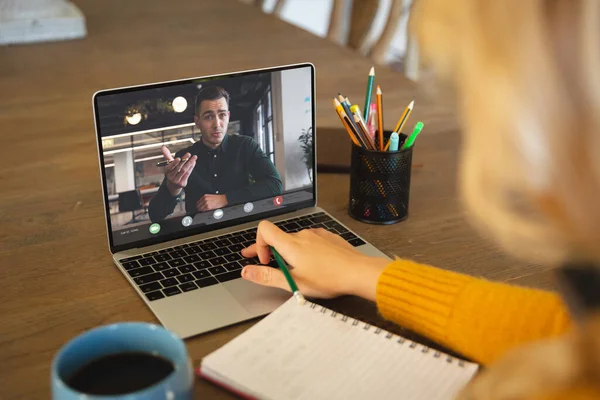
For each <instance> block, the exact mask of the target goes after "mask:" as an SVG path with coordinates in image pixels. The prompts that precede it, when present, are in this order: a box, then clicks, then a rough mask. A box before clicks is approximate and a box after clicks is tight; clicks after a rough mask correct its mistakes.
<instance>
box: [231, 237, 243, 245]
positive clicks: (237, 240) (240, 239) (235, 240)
mask: <svg viewBox="0 0 600 400" xmlns="http://www.w3.org/2000/svg"><path fill="white" fill-rule="evenodd" d="M229 241H230V242H231V243H233V244H236V243H243V242H245V241H246V239H245V238H244V237H243V236H242V235H237V236H233V237H230V238H229Z"/></svg>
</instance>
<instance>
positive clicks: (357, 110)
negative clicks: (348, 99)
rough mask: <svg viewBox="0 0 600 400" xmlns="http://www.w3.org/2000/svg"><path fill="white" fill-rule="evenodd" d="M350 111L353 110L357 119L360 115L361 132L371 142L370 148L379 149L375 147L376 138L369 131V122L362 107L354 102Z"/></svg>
mask: <svg viewBox="0 0 600 400" xmlns="http://www.w3.org/2000/svg"><path fill="white" fill-rule="evenodd" d="M350 111H352V115H353V116H354V118H355V120H356V117H358V122H357V125H358V126H359V127H360V131H361V133H363V135H364V136H365V137H366V139H367V142H368V143H369V148H370V149H371V150H377V148H376V147H375V140H374V139H373V137H372V136H371V133H370V132H369V127H368V126H367V123H366V122H365V120H364V119H363V117H362V114H361V112H360V108H359V107H358V106H357V105H356V104H354V105H353V106H352V107H350Z"/></svg>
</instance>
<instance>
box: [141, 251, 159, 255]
mask: <svg viewBox="0 0 600 400" xmlns="http://www.w3.org/2000/svg"><path fill="white" fill-rule="evenodd" d="M157 254H158V251H153V252H151V253H146V254H144V256H155V255H157Z"/></svg>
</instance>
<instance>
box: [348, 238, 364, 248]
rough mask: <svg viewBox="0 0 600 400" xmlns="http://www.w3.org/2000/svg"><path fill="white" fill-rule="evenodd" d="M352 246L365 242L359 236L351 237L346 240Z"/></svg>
mask: <svg viewBox="0 0 600 400" xmlns="http://www.w3.org/2000/svg"><path fill="white" fill-rule="evenodd" d="M348 242H349V243H350V244H351V245H352V246H354V247H356V246H362V245H363V244H365V242H364V241H362V240H360V239H359V238H356V239H352V240H350V241H348Z"/></svg>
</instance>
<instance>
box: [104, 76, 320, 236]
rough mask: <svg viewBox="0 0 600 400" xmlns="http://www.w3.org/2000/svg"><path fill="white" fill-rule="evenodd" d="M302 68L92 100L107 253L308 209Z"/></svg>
mask: <svg viewBox="0 0 600 400" xmlns="http://www.w3.org/2000/svg"><path fill="white" fill-rule="evenodd" d="M312 90H313V76H312V68H311V67H310V66H294V67H291V68H285V69H280V70H269V71H253V72H250V73H240V74H234V75H229V76H219V77H209V78H203V79H197V80H188V81H185V82H178V83H168V84H164V85H160V86H157V87H152V88H151V87H140V88H136V89H133V90H131V89H128V90H122V91H107V92H101V93H99V94H97V96H96V98H95V101H96V109H97V126H98V130H99V134H100V136H101V138H100V139H101V157H102V160H103V169H104V171H103V172H104V185H105V195H106V198H105V201H106V205H107V208H108V211H109V214H110V228H111V233H112V245H113V246H120V245H133V244H135V242H138V241H144V240H148V239H154V238H160V237H161V236H163V237H164V236H167V235H173V234H176V233H181V232H184V231H186V230H194V229H195V228H200V227H206V226H209V225H213V224H218V223H222V222H226V221H229V222H231V221H232V220H237V219H243V218H245V219H249V218H251V217H252V216H253V215H257V214H263V213H268V212H272V211H274V210H277V209H281V208H285V207H290V206H293V205H298V204H299V203H307V204H310V202H312V201H314V187H313V179H314V171H313V159H314V156H313V151H314V150H313V140H314V138H313V129H314V128H313V122H314V121H313V119H314V118H313V101H314V99H313V98H312V96H313V93H312Z"/></svg>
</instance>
